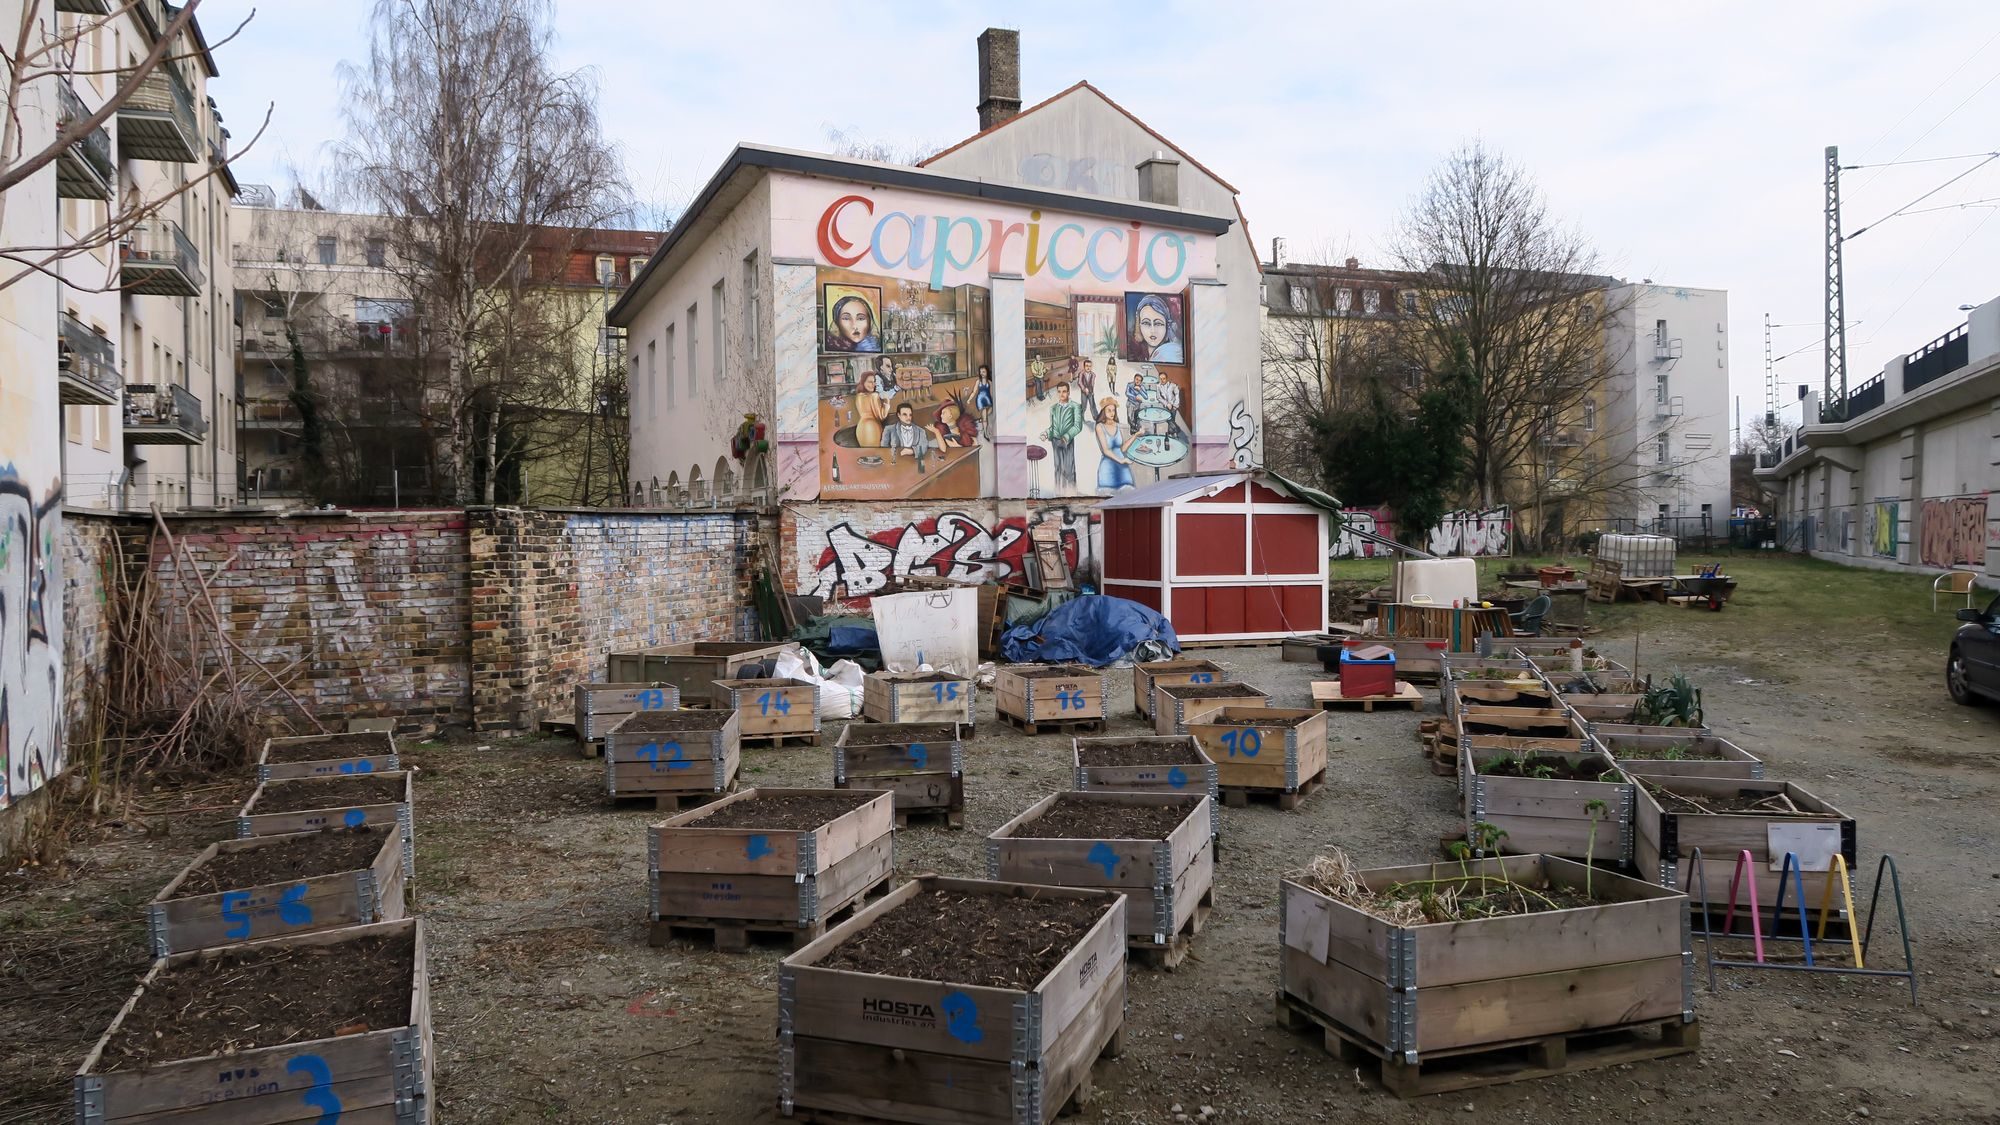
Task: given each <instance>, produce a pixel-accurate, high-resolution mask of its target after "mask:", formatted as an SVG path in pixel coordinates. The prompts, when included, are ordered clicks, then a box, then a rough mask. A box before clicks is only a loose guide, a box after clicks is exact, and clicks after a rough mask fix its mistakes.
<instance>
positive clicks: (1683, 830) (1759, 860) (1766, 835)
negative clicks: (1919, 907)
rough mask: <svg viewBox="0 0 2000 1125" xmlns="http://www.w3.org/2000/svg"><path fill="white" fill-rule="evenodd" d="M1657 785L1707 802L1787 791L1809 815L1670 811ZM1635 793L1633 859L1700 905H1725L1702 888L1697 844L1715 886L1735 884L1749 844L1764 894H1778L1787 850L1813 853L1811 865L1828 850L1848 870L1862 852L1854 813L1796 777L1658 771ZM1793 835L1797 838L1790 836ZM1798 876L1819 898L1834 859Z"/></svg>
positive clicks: (1766, 898)
mask: <svg viewBox="0 0 2000 1125" xmlns="http://www.w3.org/2000/svg"><path fill="white" fill-rule="evenodd" d="M1656 791H1658V792H1664V793H1667V794H1675V795H1679V796H1681V797H1684V798H1689V799H1692V800H1693V801H1695V802H1696V803H1700V804H1705V803H1707V802H1708V801H1715V802H1717V803H1720V802H1721V801H1735V800H1743V799H1746V798H1755V799H1760V800H1771V799H1775V797H1776V796H1777V795H1783V797H1784V799H1785V801H1788V802H1790V803H1791V805H1792V807H1794V808H1797V809H1798V810H1799V811H1800V812H1801V813H1802V814H1804V815H1800V816H1787V815H1782V814H1780V813H1779V812H1776V811H1772V812H1758V811H1754V810H1753V811H1729V810H1717V811H1714V812H1708V813H1701V812H1693V811H1674V812H1669V811H1667V809H1666V807H1665V805H1664V804H1663V803H1662V801H1661V800H1660V799H1659V797H1658V796H1657V795H1656ZM1634 800H1635V804H1634V822H1633V827H1634V851H1633V858H1632V862H1633V863H1634V865H1635V866H1637V867H1638V869H1639V873H1640V874H1641V875H1643V876H1645V877H1646V878H1648V879H1654V880H1656V881H1658V882H1659V884H1660V885H1661V886H1663V887H1673V888H1675V889H1677V890H1680V891H1683V892H1687V893H1689V896H1690V901H1691V902H1692V903H1693V905H1694V907H1695V908H1696V909H1697V910H1708V911H1714V910H1716V909H1718V908H1720V906H1721V905H1722V904H1721V903H1720V902H1719V900H1717V899H1715V898H1712V897H1710V893H1704V892H1703V891H1702V890H1701V885H1700V883H1699V882H1698V881H1697V879H1696V876H1695V873H1694V871H1692V870H1691V869H1689V868H1688V867H1687V866H1686V864H1687V863H1688V862H1689V861H1690V860H1691V858H1692V856H1693V855H1694V853H1695V852H1696V851H1697V850H1699V851H1701V852H1704V853H1706V855H1707V856H1708V857H1709V858H1708V859H1707V861H1706V862H1707V866H1708V868H1709V870H1707V871H1706V872H1704V873H1703V875H1704V876H1705V877H1706V878H1707V886H1708V887H1710V888H1720V887H1725V886H1727V885H1728V883H1727V880H1728V878H1729V876H1730V874H1731V872H1733V871H1734V870H1735V866H1736V862H1737V857H1738V856H1739V855H1740V854H1741V853H1743V852H1746V851H1747V852H1749V853H1750V856H1751V858H1752V859H1753V860H1754V861H1755V864H1754V867H1755V870H1754V871H1753V872H1752V874H1753V875H1754V876H1755V878H1756V892H1757V896H1758V900H1759V901H1761V902H1774V901H1775V900H1776V898H1777V892H1778V882H1779V880H1780V879H1781V878H1782V877H1783V870H1782V865H1783V861H1784V857H1785V854H1786V853H1787V852H1799V853H1801V854H1804V855H1807V856H1808V859H1809V861H1810V862H1809V865H1810V866H1814V867H1821V865H1820V863H1819V862H1818V860H1819V859H1820V858H1821V857H1822V856H1823V855H1824V856H1833V855H1837V856H1839V857H1840V860H1841V863H1842V864H1843V865H1844V866H1845V867H1846V868H1847V869H1848V870H1852V869H1853V868H1854V865H1855V863H1856V861H1857V860H1858V858H1859V844H1858V842H1857V839H1856V832H1855V824H1854V818H1853V817H1850V816H1848V815H1847V814H1846V813H1843V812H1841V811H1840V810H1839V809H1837V808H1835V807H1833V805H1831V804H1829V803H1828V802H1826V801H1823V800H1821V799H1820V798H1818V797H1816V796H1814V795H1813V794H1811V793H1809V792H1807V791H1806V790H1804V789H1802V788H1800V787H1799V786H1797V785H1794V784H1792V783H1791V782H1789V781H1774V780H1769V779H1763V780H1751V779H1748V778H1726V777H1691V776H1678V777H1674V776H1666V777H1662V776H1653V777H1645V778H1644V780H1643V781H1642V782H1640V784H1639V785H1638V787H1637V792H1636V793H1635V795H1634ZM1774 828H1775V829H1776V832H1774V831H1773V829H1774ZM1795 833H1796V834H1799V837H1798V839H1796V840H1794V839H1792V837H1793V834H1795ZM1788 840H1789V841H1791V842H1789V843H1788V842H1787V841H1788ZM1802 841H1812V842H1815V843H1817V844H1818V845H1819V846H1820V847H1821V849H1822V850H1821V851H1820V852H1810V851H1808V850H1807V848H1806V846H1805V843H1804V842H1802ZM1795 878H1796V880H1797V881H1798V883H1799V885H1801V886H1803V887H1804V889H1805V892H1806V894H1807V895H1808V896H1809V897H1811V898H1812V901H1815V902H1817V901H1819V899H1818V898H1817V897H1813V896H1820V895H1824V894H1826V893H1827V883H1828V880H1829V879H1831V878H1833V875H1832V873H1831V868H1830V866H1829V867H1822V868H1821V870H1817V871H1806V872H1803V873H1802V874H1800V875H1799V876H1796V877H1795ZM1711 893H1712V892H1711Z"/></svg>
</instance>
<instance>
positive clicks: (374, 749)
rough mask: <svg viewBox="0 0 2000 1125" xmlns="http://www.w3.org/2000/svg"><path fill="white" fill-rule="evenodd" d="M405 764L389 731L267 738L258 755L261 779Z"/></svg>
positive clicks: (378, 770) (384, 768) (337, 773)
mask: <svg viewBox="0 0 2000 1125" xmlns="http://www.w3.org/2000/svg"><path fill="white" fill-rule="evenodd" d="M401 768H402V760H401V759H400V758H399V757H398V756H397V754H396V736H395V735H393V734H390V733H389V732H388V731H355V732H352V733H349V734H302V735H297V736H295V737H291V738H267V739H265V740H264V749H263V750H262V751H261V752H260V753H258V755H257V780H258V781H286V780H291V779H293V778H300V777H341V776H344V775H347V774H356V773H383V772H386V771H388V770H395V769H401Z"/></svg>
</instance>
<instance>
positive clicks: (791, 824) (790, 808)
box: [674, 790, 881, 832]
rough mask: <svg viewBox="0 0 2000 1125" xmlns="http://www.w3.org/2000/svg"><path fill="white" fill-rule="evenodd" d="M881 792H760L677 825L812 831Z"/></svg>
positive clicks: (863, 803)
mask: <svg viewBox="0 0 2000 1125" xmlns="http://www.w3.org/2000/svg"><path fill="white" fill-rule="evenodd" d="M879 796H881V794H879V793H876V792H874V791H872V790H871V791H869V792H865V793H759V794H757V795H756V796H754V797H745V798H743V799H742V800H740V801H731V802H729V803H728V804H726V805H723V806H722V807H721V808H718V809H716V810H715V811H714V812H712V813H709V814H708V815H707V816H704V817H702V818H701V819H700V820H694V821H689V822H688V823H686V824H677V825H675V826H674V827H676V828H768V829H770V830H771V831H773V832H810V831H812V830H813V829H815V828H818V827H819V826H820V825H822V824H825V823H826V822H827V821H829V820H833V819H835V818H836V817H842V816H846V815H847V814H848V813H851V812H853V811H854V810H855V809H858V808H860V807H861V806H863V805H865V804H867V803H868V802H870V801H872V800H874V799H875V798H877V797H879Z"/></svg>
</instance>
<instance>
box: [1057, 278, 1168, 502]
mask: <svg viewBox="0 0 2000 1125" xmlns="http://www.w3.org/2000/svg"><path fill="white" fill-rule="evenodd" d="M1186 312H1187V298H1186V296H1185V295H1184V294H1171V295H1169V294H1157V293H1118V294H1103V293H1080V292H1072V293H1070V294H1069V295H1068V296H1067V299H1066V300H1065V301H1061V302H1054V301H1038V300H1035V299H1033V298H1032V297H1031V298H1030V299H1029V301H1028V307H1027V315H1026V318H1025V319H1026V325H1027V326H1026V333H1027V355H1028V385H1027V399H1028V401H1027V407H1028V441H1029V443H1030V444H1029V447H1028V458H1029V464H1030V469H1029V479H1028V494H1029V495H1030V496H1109V495H1111V494H1112V493H1114V492H1119V491H1122V490H1124V489H1127V488H1132V487H1134V486H1136V485H1139V484H1145V483H1150V482H1152V481H1156V480H1158V479H1160V477H1161V476H1162V475H1163V473H1164V472H1165V471H1167V470H1170V469H1172V468H1173V467H1174V466H1177V465H1179V464H1181V463H1182V462H1183V461H1186V460H1187V458H1188V455H1189V453H1191V452H1192V451H1193V448H1194V427H1193V426H1192V424H1191V423H1190V421H1189V410H1190V409H1191V408H1192V406H1193V402H1192V399H1193V385H1194V384H1193V375H1192V368H1190V367H1189V366H1188V364H1187V362H1186V359H1187V355H1186V342H1187V316H1186ZM1141 333H1143V334H1144V335H1141ZM1161 357H1172V358H1171V360H1170V361H1169V360H1168V359H1166V358H1161Z"/></svg>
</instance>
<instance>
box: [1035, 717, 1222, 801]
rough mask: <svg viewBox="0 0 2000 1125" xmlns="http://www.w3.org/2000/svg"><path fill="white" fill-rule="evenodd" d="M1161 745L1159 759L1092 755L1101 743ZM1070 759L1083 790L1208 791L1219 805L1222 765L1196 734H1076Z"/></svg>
mask: <svg viewBox="0 0 2000 1125" xmlns="http://www.w3.org/2000/svg"><path fill="white" fill-rule="evenodd" d="M1133 744H1140V745H1144V746H1149V747H1152V746H1157V747H1158V748H1159V751H1160V752H1159V755H1158V758H1157V760H1153V761H1149V762H1142V763H1133V764H1121V765H1110V764H1095V763H1092V762H1090V761H1089V760H1088V759H1089V758H1091V757H1092V756H1093V755H1092V751H1093V750H1094V749H1095V748H1096V747H1099V746H1107V745H1109V746H1130V745H1133ZM1070 761H1071V763H1072V764H1073V765H1074V766H1075V769H1076V788H1077V789H1079V790H1090V791H1100V790H1109V791H1112V792H1118V793H1207V794H1208V799H1209V800H1210V801H1212V802H1214V803H1215V804H1217V805H1220V804H1221V803H1222V794H1221V793H1220V792H1219V791H1218V790H1217V788H1216V786H1217V784H1218V780H1217V779H1218V773H1217V770H1218V768H1219V767H1218V766H1217V765H1216V763H1215V760H1214V759H1213V758H1210V757H1209V756H1208V753H1207V752H1206V751H1204V750H1203V749H1202V748H1201V743H1199V742H1196V741H1195V739H1194V737H1193V736H1192V735H1186V734H1169V735H1153V736H1151V737H1143V738H1116V737H1113V738H1076V739H1072V740H1071V749H1070ZM1218 819H1219V818H1218Z"/></svg>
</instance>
